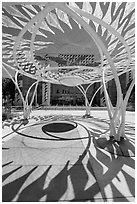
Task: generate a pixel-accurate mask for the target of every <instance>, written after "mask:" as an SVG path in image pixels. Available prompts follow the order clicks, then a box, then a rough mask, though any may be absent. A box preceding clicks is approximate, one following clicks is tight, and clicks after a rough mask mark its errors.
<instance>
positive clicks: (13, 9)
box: [3, 5, 24, 18]
mask: <svg viewBox="0 0 137 204" xmlns="http://www.w3.org/2000/svg"><path fill="white" fill-rule="evenodd" d="M3 8H5V10H6V11H7V12H8V13H9V14H10V15H12V16H16V17H20V18H24V15H23V14H22V13H21V12H20V11H18V9H17V8H16V7H15V6H14V5H12V6H7V5H6V6H4V7H3Z"/></svg>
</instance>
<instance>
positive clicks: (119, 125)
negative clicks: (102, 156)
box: [4, 2, 135, 141]
mask: <svg viewBox="0 0 137 204" xmlns="http://www.w3.org/2000/svg"><path fill="white" fill-rule="evenodd" d="M55 8H56V9H60V10H62V11H63V12H65V13H66V14H67V15H69V16H70V17H71V18H73V19H74V20H76V21H77V23H78V24H80V25H81V26H82V27H83V29H84V30H85V31H86V32H87V33H88V34H89V36H90V37H91V38H92V39H93V41H94V42H95V44H96V46H97V48H98V51H99V53H100V57H101V66H100V67H101V70H102V82H103V88H104V94H105V100H106V105H107V110H108V115H109V119H110V136H113V137H114V139H115V140H116V141H120V138H121V137H124V136H125V133H124V130H125V113H126V105H127V102H128V99H129V96H130V93H131V91H132V88H133V86H134V83H135V79H133V81H132V83H131V85H130V87H129V89H128V91H127V93H126V96H125V98H124V99H123V94H122V90H121V84H120V81H119V77H118V75H119V74H118V73H117V71H116V66H115V63H114V61H113V59H112V58H111V56H110V54H109V52H108V50H107V48H106V46H105V44H104V42H103V41H102V39H101V38H100V36H99V35H97V33H96V32H95V30H94V29H93V28H92V27H91V26H90V25H89V24H88V23H87V22H86V21H85V20H84V18H86V19H90V20H92V21H94V22H95V23H97V24H99V25H101V26H103V27H104V28H106V29H107V30H108V31H109V32H111V33H112V34H113V35H114V36H116V37H117V39H118V40H119V41H120V42H121V43H122V45H123V46H124V48H125V50H126V52H127V56H128V60H127V65H126V68H125V70H124V71H123V73H124V72H127V71H128V68H129V66H130V64H131V61H132V56H131V52H130V48H129V46H128V44H127V43H126V41H125V39H124V38H123V37H122V36H121V35H120V34H119V33H118V32H117V31H116V30H115V29H114V28H113V27H112V26H111V25H109V24H107V23H106V22H104V21H103V20H101V19H99V18H97V17H96V16H94V15H92V14H91V13H88V12H85V11H83V10H81V9H78V8H76V7H73V6H70V5H67V4H66V3H62V2H56V3H47V4H46V7H45V8H44V9H43V10H42V11H40V12H39V13H38V14H37V15H35V16H34V17H33V18H32V19H31V20H30V21H29V22H28V23H27V24H26V26H24V28H23V29H22V30H21V32H20V33H19V35H18V37H17V39H16V41H15V44H14V48H13V56H14V60H15V63H16V65H17V67H18V68H19V69H20V72H21V73H23V74H25V75H28V76H30V75H29V74H27V73H25V72H24V71H23V70H22V69H21V67H19V66H18V62H17V53H18V50H19V49H20V41H21V39H22V38H23V35H24V34H25V32H26V31H27V30H28V29H29V28H30V27H32V26H33V33H32V35H31V43H30V51H29V52H28V55H30V56H29V60H30V62H32V63H33V64H34V65H35V67H36V69H37V76H36V78H37V82H35V83H34V84H32V86H31V87H30V88H29V90H28V93H27V95H26V98H25V99H24V98H23V96H22V94H21V91H20V90H19V87H18V85H17V74H16V80H15V81H14V80H13V79H12V80H13V81H14V83H15V85H16V86H17V89H18V91H19V93H20V95H21V98H22V101H23V105H24V118H28V116H29V114H30V109H31V106H32V102H33V100H34V96H35V93H36V90H37V86H38V83H39V81H43V69H41V66H40V65H39V64H38V63H37V62H36V61H35V59H34V50H35V49H34V41H35V37H36V33H37V31H38V29H39V27H40V26H41V23H42V21H43V19H44V17H45V16H47V15H48V13H49V12H51V11H52V10H53V9H55ZM104 59H105V60H106V61H107V63H108V65H109V66H110V68H111V71H112V74H113V76H112V77H110V78H106V79H105V72H106V67H105V65H104ZM63 68H67V67H63ZM4 69H5V68H4ZM48 69H49V70H50V69H55V67H47V70H48ZM57 69H58V68H57ZM82 69H86V68H83V67H82V66H79V68H78V69H77V70H76V71H78V70H82ZM87 69H89V67H88V68H87ZM45 70H46V69H45ZM72 73H75V70H74V71H71V72H70V74H72ZM8 74H9V73H8ZM65 76H67V74H66V75H65ZM32 78H33V76H32ZM34 78H35V77H34ZM112 78H114V80H115V84H116V90H117V104H116V108H115V109H114V107H113V106H112V103H111V100H110V98H109V95H108V92H107V88H106V83H107V82H108V81H109V80H111V79H112ZM47 81H48V80H47ZM49 81H50V82H53V83H55V80H53V81H52V80H51V79H49ZM89 84H90V85H89V86H88V87H87V89H86V90H85V89H84V88H83V87H82V85H79V86H77V88H78V89H79V90H80V91H81V93H82V94H83V95H84V97H85V106H86V114H87V115H90V107H91V104H92V102H93V99H94V97H95V95H96V93H97V92H98V91H99V90H100V88H101V87H102V86H101V87H99V88H98V90H97V91H96V92H95V93H94V95H93V97H92V99H91V101H90V102H89V101H88V99H87V90H88V88H89V87H90V86H91V84H92V80H91V81H90V83H89ZM34 85H35V90H34V94H33V96H32V100H31V103H30V105H28V94H29V92H30V90H31V88H32V87H33V86H34Z"/></svg>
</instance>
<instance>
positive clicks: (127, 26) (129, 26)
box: [121, 10, 135, 37]
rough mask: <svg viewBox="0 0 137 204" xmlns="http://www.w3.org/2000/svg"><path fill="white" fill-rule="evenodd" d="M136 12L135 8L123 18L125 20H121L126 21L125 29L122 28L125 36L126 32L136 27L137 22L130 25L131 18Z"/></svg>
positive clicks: (122, 33)
mask: <svg viewBox="0 0 137 204" xmlns="http://www.w3.org/2000/svg"><path fill="white" fill-rule="evenodd" d="M134 12H135V10H133V11H132V12H131V13H129V14H128V15H127V16H126V17H125V18H124V19H123V21H122V22H121V24H124V22H125V24H124V26H123V29H122V32H121V35H122V36H123V37H124V36H125V34H126V33H127V32H128V31H129V30H131V29H134V28H135V23H133V24H131V25H129V23H130V20H131V18H132V15H133V14H134Z"/></svg>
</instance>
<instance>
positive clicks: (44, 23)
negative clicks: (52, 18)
mask: <svg viewBox="0 0 137 204" xmlns="http://www.w3.org/2000/svg"><path fill="white" fill-rule="evenodd" d="M39 28H41V29H43V30H45V31H49V32H50V33H52V34H54V35H55V32H54V31H53V30H52V29H51V28H50V27H49V26H48V25H47V23H46V21H45V19H44V21H42V22H41V25H40V27H39Z"/></svg>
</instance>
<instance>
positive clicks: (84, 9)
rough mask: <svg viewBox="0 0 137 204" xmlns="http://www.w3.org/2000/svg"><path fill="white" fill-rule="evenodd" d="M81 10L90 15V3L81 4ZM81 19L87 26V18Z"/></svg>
mask: <svg viewBox="0 0 137 204" xmlns="http://www.w3.org/2000/svg"><path fill="white" fill-rule="evenodd" d="M82 10H83V11H86V12H87V13H92V7H91V5H90V3H89V2H83V6H82ZM82 18H83V19H84V20H85V21H86V22H87V23H88V24H89V21H90V20H89V19H88V18H85V17H82Z"/></svg>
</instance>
